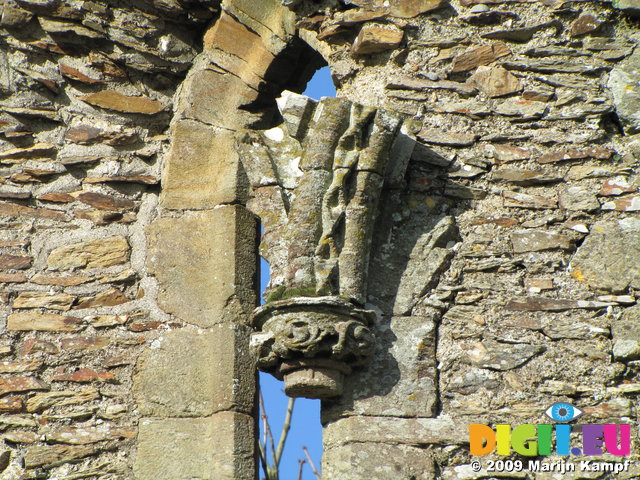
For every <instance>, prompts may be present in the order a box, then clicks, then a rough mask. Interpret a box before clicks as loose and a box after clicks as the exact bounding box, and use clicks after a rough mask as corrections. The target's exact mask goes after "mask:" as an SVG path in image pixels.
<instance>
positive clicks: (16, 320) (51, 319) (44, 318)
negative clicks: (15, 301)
mask: <svg viewBox="0 0 640 480" xmlns="http://www.w3.org/2000/svg"><path fill="white" fill-rule="evenodd" d="M80 328H82V320H80V319H79V318H74V317H66V316H62V315H46V314H41V313H31V312H29V313H26V312H20V313H12V314H11V315H9V316H8V317H7V330H39V331H43V332H75V331H77V330H79V329H80Z"/></svg>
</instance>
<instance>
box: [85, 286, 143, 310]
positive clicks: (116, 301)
mask: <svg viewBox="0 0 640 480" xmlns="http://www.w3.org/2000/svg"><path fill="white" fill-rule="evenodd" d="M130 301H131V299H130V298H127V297H126V296H125V295H124V294H123V293H122V292H121V291H120V290H118V289H117V288H109V289H107V290H105V291H103V292H100V293H98V294H97V295H95V296H92V297H81V298H80V299H79V300H78V305H76V308H97V307H113V306H116V305H122V304H123V303H127V302H130Z"/></svg>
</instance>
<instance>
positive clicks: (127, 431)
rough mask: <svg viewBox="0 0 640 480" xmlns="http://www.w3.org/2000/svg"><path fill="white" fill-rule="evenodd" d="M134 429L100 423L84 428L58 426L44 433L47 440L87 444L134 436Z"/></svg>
mask: <svg viewBox="0 0 640 480" xmlns="http://www.w3.org/2000/svg"><path fill="white" fill-rule="evenodd" d="M136 433H137V432H136V431H135V430H133V429H131V428H121V427H115V426H113V425H108V424H102V425H100V426H97V427H86V428H71V427H66V428H60V429H57V430H54V431H51V432H47V433H45V435H44V437H45V439H46V440H47V442H51V443H66V444H70V445H87V444H90V443H98V442H104V441H107V440H120V439H127V438H135V436H136Z"/></svg>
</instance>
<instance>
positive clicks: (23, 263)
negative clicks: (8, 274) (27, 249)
mask: <svg viewBox="0 0 640 480" xmlns="http://www.w3.org/2000/svg"><path fill="white" fill-rule="evenodd" d="M32 262H33V258H31V257H25V256H21V255H0V269H1V270H26V269H27V268H30V267H31V263H32Z"/></svg>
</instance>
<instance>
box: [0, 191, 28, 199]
mask: <svg viewBox="0 0 640 480" xmlns="http://www.w3.org/2000/svg"><path fill="white" fill-rule="evenodd" d="M0 198H6V199H7V200H28V199H30V198H31V192H15V191H14V192H12V191H6V190H2V191H0Z"/></svg>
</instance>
